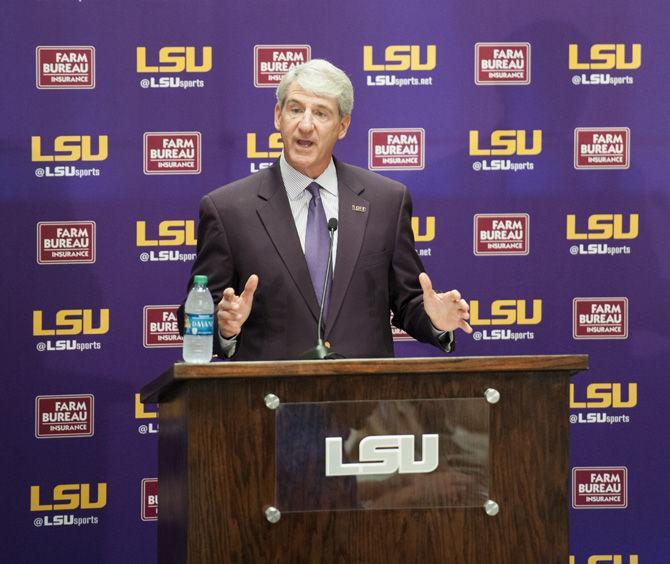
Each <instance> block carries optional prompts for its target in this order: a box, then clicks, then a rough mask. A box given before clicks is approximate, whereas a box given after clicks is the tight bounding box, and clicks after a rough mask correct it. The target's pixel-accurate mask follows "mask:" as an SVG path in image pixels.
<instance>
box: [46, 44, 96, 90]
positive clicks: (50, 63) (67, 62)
mask: <svg viewBox="0 0 670 564" xmlns="http://www.w3.org/2000/svg"><path fill="white" fill-rule="evenodd" d="M35 67H36V69H35V86H37V88H39V89H40V90H51V89H61V90H72V89H86V90H90V89H92V88H95V47H92V46H68V47H62V46H61V47H55V46H40V47H37V48H36V49H35Z"/></svg>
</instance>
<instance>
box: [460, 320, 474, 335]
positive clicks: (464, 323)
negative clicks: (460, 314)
mask: <svg viewBox="0 0 670 564" xmlns="http://www.w3.org/2000/svg"><path fill="white" fill-rule="evenodd" d="M459 325H460V327H461V329H463V331H465V332H466V333H472V327H470V325H469V324H468V322H467V321H461V322H460V323H459Z"/></svg>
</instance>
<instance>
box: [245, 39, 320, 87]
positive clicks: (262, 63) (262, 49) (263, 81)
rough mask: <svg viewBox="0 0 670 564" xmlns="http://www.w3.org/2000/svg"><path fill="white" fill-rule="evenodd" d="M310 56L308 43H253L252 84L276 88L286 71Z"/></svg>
mask: <svg viewBox="0 0 670 564" xmlns="http://www.w3.org/2000/svg"><path fill="white" fill-rule="evenodd" d="M311 58H312V48H311V47H310V46H309V45H255V46H254V86H255V87H256V88H277V86H279V83H280V82H281V79H282V78H283V77H284V75H285V74H286V73H287V72H289V71H290V70H291V69H293V67H295V66H297V65H302V64H303V63H306V62H307V61H309V60H310V59H311Z"/></svg>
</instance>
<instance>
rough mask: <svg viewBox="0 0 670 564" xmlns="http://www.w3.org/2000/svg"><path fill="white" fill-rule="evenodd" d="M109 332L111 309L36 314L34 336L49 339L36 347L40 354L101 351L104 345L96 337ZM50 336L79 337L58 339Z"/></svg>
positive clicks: (37, 311) (40, 342)
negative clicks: (94, 338) (93, 338)
mask: <svg viewBox="0 0 670 564" xmlns="http://www.w3.org/2000/svg"><path fill="white" fill-rule="evenodd" d="M108 332H109V309H107V308H102V309H100V310H98V311H97V315H96V312H95V310H93V309H61V310H58V311H56V313H55V314H45V312H44V311H43V310H41V309H36V310H34V311H33V336H34V337H40V338H43V337H47V338H46V339H44V340H40V341H38V342H37V344H36V345H35V348H36V349H37V350H38V351H39V352H64V351H76V352H81V351H90V350H100V349H101V348H102V343H101V342H100V341H97V340H91V338H92V337H96V336H99V335H105V334H107V333H108ZM48 337H78V338H77V339H75V338H67V339H65V338H56V339H51V338H48Z"/></svg>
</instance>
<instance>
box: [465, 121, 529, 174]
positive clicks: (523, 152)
mask: <svg viewBox="0 0 670 564" xmlns="http://www.w3.org/2000/svg"><path fill="white" fill-rule="evenodd" d="M531 136H532V145H530V146H529V145H528V134H527V132H526V130H525V129H496V130H494V131H492V132H491V134H490V136H489V140H488V147H487V146H486V142H485V141H480V137H479V131H478V130H476V129H471V130H470V134H469V152H470V156H474V157H535V156H537V155H539V154H540V153H541V152H542V130H541V129H533V131H532V133H531ZM534 168H535V164H534V163H533V162H532V161H530V160H511V159H500V158H488V159H487V158H485V159H482V160H476V161H474V162H473V163H472V170H474V171H475V172H501V171H510V170H511V171H512V172H521V171H526V170H533V169H534Z"/></svg>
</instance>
